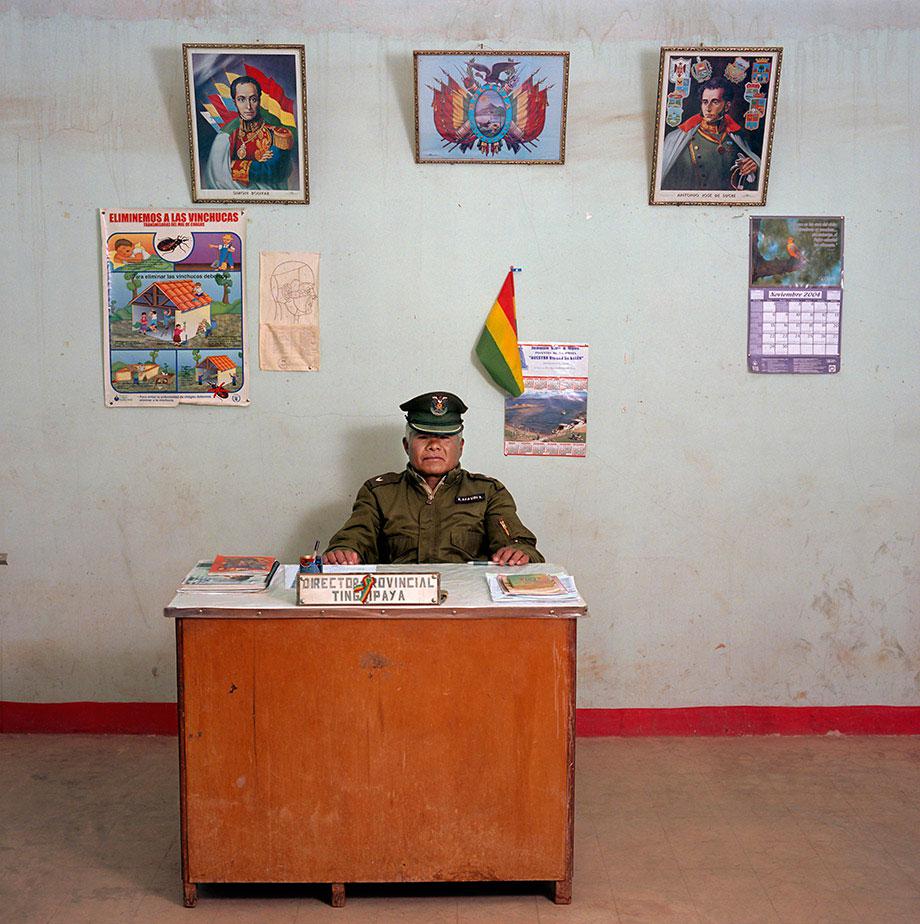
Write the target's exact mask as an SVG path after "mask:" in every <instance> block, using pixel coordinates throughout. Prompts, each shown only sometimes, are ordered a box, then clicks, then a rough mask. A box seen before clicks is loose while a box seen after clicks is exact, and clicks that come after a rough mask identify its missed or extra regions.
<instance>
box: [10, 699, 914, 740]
mask: <svg viewBox="0 0 920 924" xmlns="http://www.w3.org/2000/svg"><path fill="white" fill-rule="evenodd" d="M177 728H178V714H177V711H176V704H175V703H14V702H2V701H0V732H31V733H58V734H62V733H83V734H97V735H99V734H109V735H175V734H176V731H177ZM575 728H576V733H577V734H578V735H579V736H580V737H584V738H596V737H604V736H606V737H614V736H615V737H626V738H638V737H648V736H653V735H654V736H659V737H725V736H732V735H827V734H834V733H839V734H841V735H920V706H690V707H685V708H679V709H579V710H577V714H576V720H575Z"/></svg>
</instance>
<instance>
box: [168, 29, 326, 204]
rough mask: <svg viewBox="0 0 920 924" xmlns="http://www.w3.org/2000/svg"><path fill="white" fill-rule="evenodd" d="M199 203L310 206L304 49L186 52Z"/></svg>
mask: <svg viewBox="0 0 920 924" xmlns="http://www.w3.org/2000/svg"><path fill="white" fill-rule="evenodd" d="M182 55H183V59H184V63H185V98H186V111H187V115H188V147H189V158H190V160H191V176H192V200H193V201H194V202H235V203H246V204H250V203H253V202H270V203H273V204H284V203H299V204H302V205H303V204H306V203H307V202H309V201H310V191H309V173H308V170H307V105H306V99H307V88H306V83H307V77H306V65H305V56H304V46H303V45H189V44H185V45H183V46H182Z"/></svg>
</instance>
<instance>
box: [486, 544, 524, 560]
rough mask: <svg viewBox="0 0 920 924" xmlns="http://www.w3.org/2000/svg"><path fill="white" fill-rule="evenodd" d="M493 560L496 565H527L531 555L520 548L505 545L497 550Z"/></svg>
mask: <svg viewBox="0 0 920 924" xmlns="http://www.w3.org/2000/svg"><path fill="white" fill-rule="evenodd" d="M492 561H493V562H494V563H495V564H496V565H526V564H528V563H529V562H530V556H529V555H528V554H527V553H526V552H522V551H521V550H520V549H513V548H512V547H511V546H510V545H505V546H502V547H501V548H500V549H498V550H497V551H496V552H495V554H494V555H493V556H492Z"/></svg>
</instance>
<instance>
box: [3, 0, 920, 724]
mask: <svg viewBox="0 0 920 924" xmlns="http://www.w3.org/2000/svg"><path fill="white" fill-rule="evenodd" d="M254 10H257V11H258V16H257V17H256V16H254V15H253V11H254ZM0 28H2V33H0V35H2V38H0V43H2V48H3V60H4V68H3V74H4V77H3V81H2V93H0V128H2V131H0V171H2V174H0V176H2V191H3V198H4V200H5V215H6V222H5V224H6V232H5V233H4V235H3V236H2V243H0V247H2V279H0V286H2V290H0V318H2V330H3V335H2V338H0V357H2V363H0V384H2V400H3V408H4V409H3V411H2V447H0V456H2V458H0V462H2V464H0V551H5V552H7V553H8V554H9V560H10V563H9V565H8V566H7V567H5V568H3V567H0V607H2V623H0V699H3V700H24V701H61V700H80V699H94V700H121V699H125V700H167V699H171V698H172V697H173V696H174V693H175V673H174V664H173V659H174V654H173V640H172V629H173V627H172V624H171V623H169V622H167V621H166V620H164V619H163V617H162V607H163V606H164V604H165V603H167V602H168V600H169V599H170V597H171V595H172V591H173V589H174V587H175V585H176V583H177V582H178V580H179V579H180V578H181V577H182V576H183V574H184V573H185V571H186V570H187V569H188V567H189V566H190V564H191V563H192V562H193V561H194V560H195V559H196V558H197V557H200V556H205V555H208V554H210V553H212V552H215V551H218V550H222V551H225V552H229V551H253V552H275V553H276V554H278V555H279V556H280V557H283V558H285V559H287V560H292V559H293V558H294V557H295V556H296V555H297V554H298V553H299V552H301V551H302V550H303V549H305V548H307V547H308V546H309V545H311V544H312V540H313V538H314V537H315V536H321V537H324V538H325V537H328V536H329V535H330V534H331V532H332V531H333V530H334V529H335V528H336V526H337V525H338V524H339V522H340V521H341V520H342V519H343V518H344V517H345V515H346V513H347V511H348V509H349V507H350V503H351V498H352V497H353V494H354V492H355V491H356V489H357V487H358V485H359V484H360V482H361V481H362V480H363V479H364V478H366V477H369V476H370V475H373V474H376V473H378V472H382V471H387V470H390V469H392V468H394V467H401V465H402V464H403V457H402V452H401V448H400V445H399V439H400V436H401V416H400V414H399V412H398V410H397V405H398V404H399V402H400V401H402V400H404V399H406V398H407V397H410V396H411V395H414V394H416V393H417V392H420V391H423V390H428V389H430V388H444V389H450V390H452V391H455V392H457V393H459V394H460V395H462V396H463V397H464V398H465V400H466V401H467V403H468V404H469V405H470V408H471V411H470V414H469V415H468V427H467V452H466V456H465V462H466V464H467V466H468V467H469V468H472V469H473V470H478V471H485V472H489V473H491V474H494V475H496V476H498V477H500V478H502V479H503V480H505V481H506V482H507V483H508V484H509V486H510V487H511V488H512V490H513V492H514V494H515V496H516V498H517V500H518V503H519V507H520V509H521V513H522V516H523V518H524V520H525V522H526V523H528V524H529V525H530V526H531V527H532V528H533V529H534V530H535V531H536V532H537V533H538V535H539V536H540V540H541V547H542V548H543V549H544V550H545V553H546V554H547V556H548V557H549V558H550V559H551V560H553V561H556V562H562V563H565V564H567V565H569V566H570V567H571V568H572V569H573V570H574V571H575V573H576V574H577V575H578V577H579V584H580V586H581V588H582V590H583V593H584V595H585V597H586V598H587V599H588V600H589V602H590V606H591V616H590V618H589V619H587V620H585V621H584V622H583V623H582V624H581V627H580V639H579V651H580V663H579V703H580V705H583V706H596V707H628V706H687V705H716V704H738V703H749V704H778V705H792V704H804V705H809V704H814V705H817V704H858V703H887V704H909V703H916V702H917V701H918V690H920V639H918V613H920V566H918V542H917V538H918V524H920V490H918V489H920V483H918V482H920V479H918V472H920V464H918V463H920V414H918V409H920V376H918V373H917V358H918V355H920V334H918V330H920V328H918V323H917V294H916V293H917V291H918V287H920V276H918V270H917V266H918V259H917V246H918V234H917V219H916V209H917V203H918V198H920V197H918V181H917V175H918V132H917V122H916V113H917V111H918V109H917V99H916V96H917V89H918V81H917V71H916V67H917V60H918V51H920V40H918V37H920V17H918V11H917V7H916V5H914V4H908V3H855V2H847V3H830V2H825V3H810V4H809V3H801V2H780V0H764V2H758V3H756V4H754V3H736V4H721V3H712V2H710V3H707V2H702V0H701V2H684V3H681V2H654V0H653V2H625V0H611V2H604V3H601V2H597V3H589V2H563V0H558V2H555V3H553V2H549V3H538V2H510V0H507V2H503V0H497V2H480V3H437V2H429V3H421V2H402V3H373V2H351V3H334V2H317V3H303V2H298V0H287V2H276V3H261V4H252V3H248V2H247V3H243V2H240V0H226V2H223V3H217V4H208V3H205V2H202V0H198V2H193V0H189V2H187V3H184V4H182V3H176V2H160V3H150V4H144V3H139V2H132V3H129V2H125V0H112V2H104V3H103V2H94V3H82V4H80V3H67V2H60V0H59V2H55V3H51V2H48V0H41V2H36V3H18V4H17V3H13V4H12V5H11V4H9V3H6V4H4V5H3V11H2V13H0ZM255 40H258V41H264V42H272V41H302V42H304V43H305V44H306V48H307V62H308V85H309V133H310V167H311V193H312V200H313V201H312V204H311V205H309V206H307V207H295V206H288V207H272V206H262V207H254V208H252V209H251V212H250V215H251V221H250V225H249V246H248V255H249V259H250V266H251V267H254V266H255V265H256V255H257V252H258V251H259V250H260V249H265V250H287V249H292V250H298V249H303V250H317V251H320V252H321V253H322V271H321V277H322V288H321V310H322V371H321V372H320V373H318V374H307V373H304V374H299V375H298V374H293V375H288V374H273V373H261V372H259V371H258V369H257V368H255V366H256V364H255V363H254V368H253V369H252V379H251V382H252V399H253V403H252V407H251V408H248V409H214V408H195V407H191V408H189V407H182V408H177V409H174V410H164V409H155V408H150V409H136V410H134V409H131V410H122V411H118V410H109V409H107V408H106V407H104V405H103V400H102V367H101V364H102V346H101V339H102V338H101V308H100V302H101V298H100V282H99V270H98V262H99V259H100V245H99V239H98V238H99V235H98V224H97V211H96V210H97V209H98V208H100V207H149V208H153V207H168V208H181V207H184V206H188V205H189V204H190V200H189V181H188V163H187V154H186V135H185V109H184V97H183V86H182V74H181V70H180V44H181V42H183V41H239V42H251V41H255ZM480 41H481V42H483V43H485V44H486V45H487V46H490V47H494V48H515V47H521V48H549V49H568V50H569V51H570V52H571V85H570V98H569V130H568V157H567V163H566V165H565V166H564V167H528V168H507V167H504V168H495V169H489V168H476V167H460V166H416V165H415V164H414V162H413V157H412V140H413V136H412V82H411V74H412V58H411V52H412V49H413V48H439V47H443V48H469V49H473V48H478V47H479V46H478V43H479V42H480ZM688 41H690V42H696V41H705V42H707V43H710V44H730V43H750V42H752V41H758V42H762V43H765V44H779V45H783V46H784V48H785V60H784V64H783V74H782V85H781V91H780V97H779V108H778V113H777V121H776V138H775V146H774V158H773V168H772V174H771V180H770V195H769V203H768V206H767V208H765V209H759V210H755V211H757V212H759V213H762V214H804V215H822V214H832V215H833V214H842V215H845V216H846V221H847V226H846V245H847V249H846V282H845V286H846V287H845V304H844V319H843V338H842V342H843V360H842V367H843V368H842V372H841V373H840V374H839V375H836V376H820V377H819V376H816V377H805V376H801V377H792V376H754V375H750V374H748V373H747V372H746V369H745V339H746V318H745V276H746V272H747V230H748V216H749V214H750V212H749V210H742V209H718V208H681V209H677V208H655V209H653V208H650V207H649V206H648V205H647V204H646V196H647V192H646V190H647V181H648V172H649V158H650V149H651V134H652V127H653V120H654V97H655V86H656V80H657V61H658V47H659V46H660V45H661V44H674V43H682V42H688ZM511 262H514V263H516V264H519V265H522V266H523V267H524V272H523V273H522V274H521V275H520V277H519V278H518V280H517V285H518V302H519V313H520V328H521V335H522V338H524V339H543V338H546V339H562V340H576V341H585V342H588V343H590V345H591V351H592V352H591V360H592V375H591V391H590V399H589V409H590V417H589V420H590V432H589V438H588V439H589V442H588V445H589V450H588V451H589V455H588V458H587V459H586V460H584V461H575V460H565V459H558V460H553V459H546V460H544V459H526V458H524V459H505V458H504V457H503V456H502V449H501V421H502V403H501V400H500V397H499V395H498V393H497V392H496V391H495V390H494V388H493V387H492V386H490V385H489V384H488V383H487V382H486V381H485V380H484V379H483V377H482V376H481V374H480V373H479V372H478V371H477V369H476V368H474V366H473V364H472V363H471V361H470V351H471V348H472V345H473V343H474V340H475V338H476V336H477V335H478V332H479V329H480V326H481V324H482V322H483V320H484V317H485V313H486V311H487V309H488V308H489V306H490V305H491V302H492V299H493V298H494V296H495V294H496V292H497V290H498V287H499V284H500V282H501V279H502V276H503V273H504V272H505V270H506V268H507V266H508V264H509V263H511ZM256 283H257V280H256V275H255V273H251V274H250V277H249V283H248V297H249V306H250V311H251V319H252V321H253V322H254V321H255V320H256V319H257V317H258V313H257V303H256V295H257V291H256ZM250 334H251V337H250V341H251V342H250V344H249V346H250V349H251V351H252V352H251V354H250V355H251V356H252V357H255V356H256V325H255V324H254V323H253V324H252V325H251V330H250Z"/></svg>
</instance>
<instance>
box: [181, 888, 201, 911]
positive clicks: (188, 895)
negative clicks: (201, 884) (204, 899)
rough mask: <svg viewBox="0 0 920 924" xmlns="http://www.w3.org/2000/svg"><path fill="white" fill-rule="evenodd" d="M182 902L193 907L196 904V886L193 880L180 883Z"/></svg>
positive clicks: (188, 906)
mask: <svg viewBox="0 0 920 924" xmlns="http://www.w3.org/2000/svg"><path fill="white" fill-rule="evenodd" d="M182 893H183V894H182V904H183V905H185V907H186V908H194V907H195V905H197V904H198V886H197V885H196V884H195V883H194V882H183V883H182Z"/></svg>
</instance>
